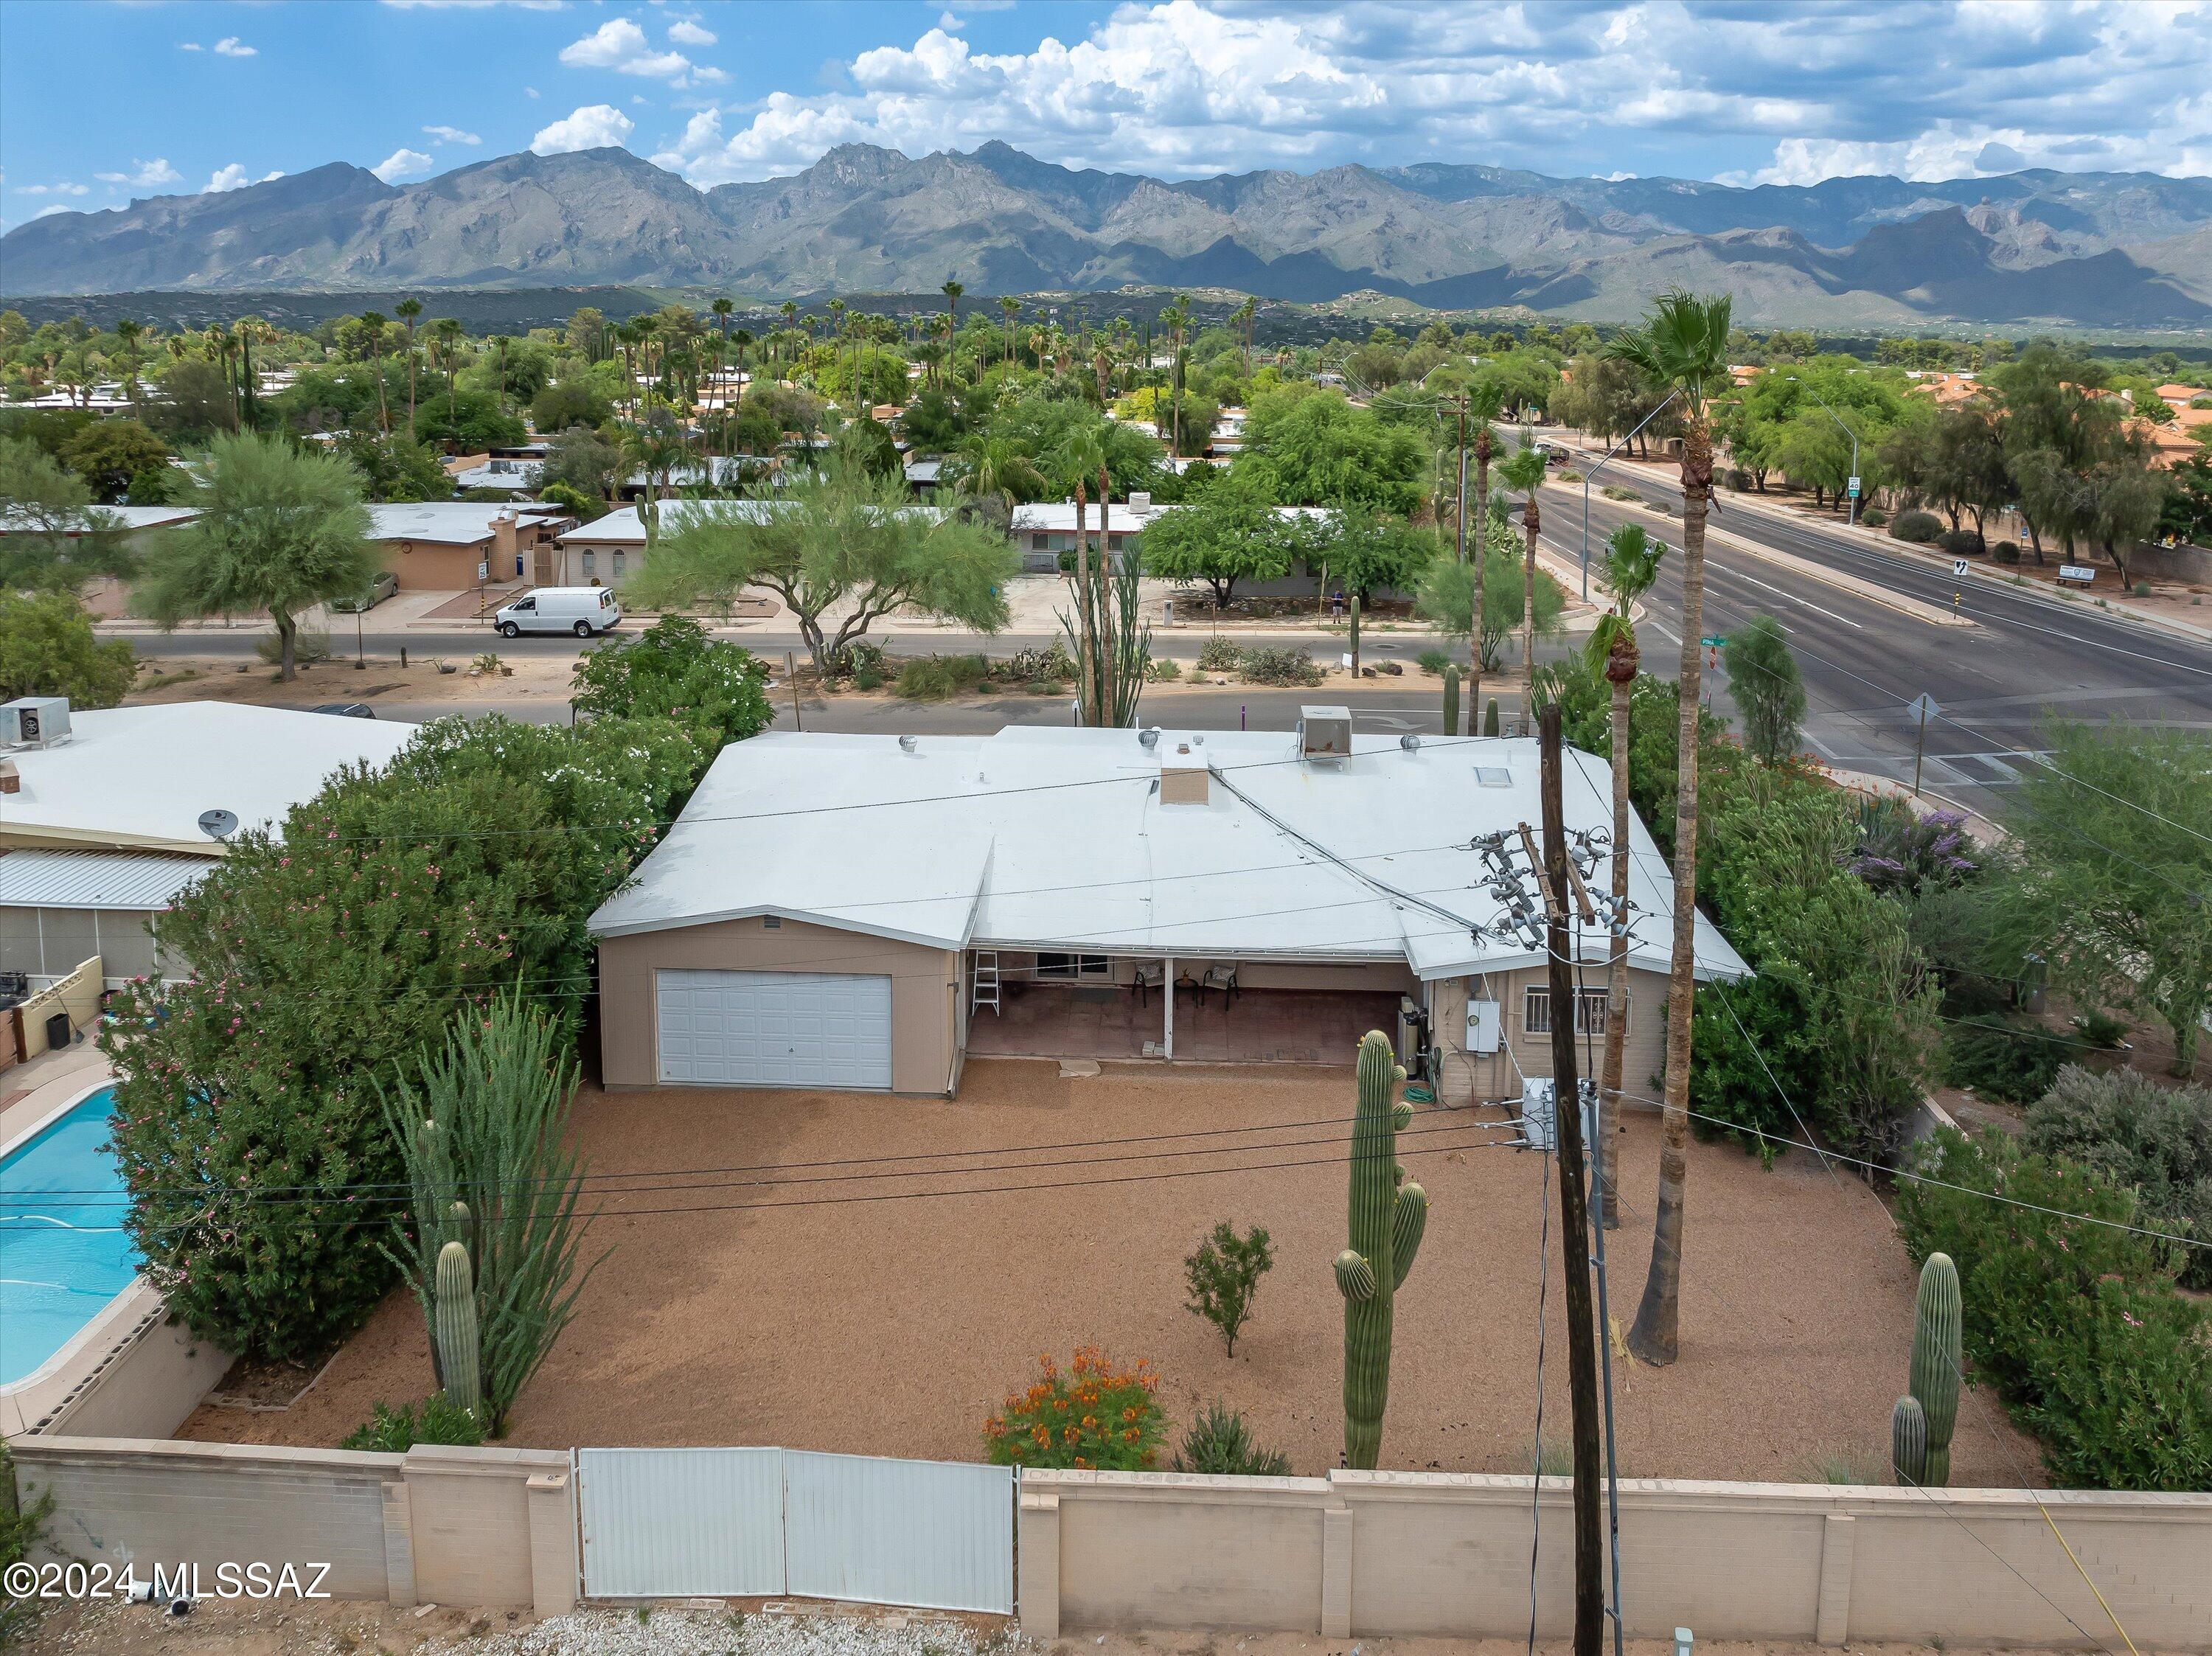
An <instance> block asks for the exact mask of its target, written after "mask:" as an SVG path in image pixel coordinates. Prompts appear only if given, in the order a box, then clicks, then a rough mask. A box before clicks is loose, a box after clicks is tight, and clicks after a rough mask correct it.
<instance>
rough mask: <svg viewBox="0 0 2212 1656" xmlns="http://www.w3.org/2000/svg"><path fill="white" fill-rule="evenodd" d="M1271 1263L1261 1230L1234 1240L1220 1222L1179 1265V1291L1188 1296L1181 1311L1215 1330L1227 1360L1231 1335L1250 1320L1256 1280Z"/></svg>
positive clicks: (1233, 1344) (1233, 1351) (1232, 1230)
mask: <svg viewBox="0 0 2212 1656" xmlns="http://www.w3.org/2000/svg"><path fill="white" fill-rule="evenodd" d="M1274 1263H1275V1251H1274V1249H1273V1248H1272V1247H1269V1246H1268V1243H1267V1229H1266V1228H1265V1227H1263V1226H1260V1225H1255V1226H1253V1227H1252V1228H1251V1229H1250V1230H1249V1231H1248V1232H1247V1233H1246V1234H1243V1235H1242V1236H1239V1235H1238V1234H1237V1227H1236V1226H1234V1225H1232V1224H1231V1223H1230V1222H1229V1221H1227V1220H1226V1219H1224V1220H1223V1221H1222V1222H1220V1223H1219V1224H1217V1225H1216V1226H1214V1228H1213V1229H1212V1233H1211V1234H1209V1235H1207V1236H1206V1239H1205V1240H1203V1241H1201V1242H1200V1243H1199V1245H1198V1247H1197V1248H1196V1249H1195V1250H1194V1251H1193V1252H1192V1253H1191V1254H1190V1255H1189V1257H1188V1258H1187V1259H1184V1260H1183V1262H1182V1278H1183V1286H1184V1288H1185V1289H1186V1290H1187V1291H1188V1293H1189V1295H1190V1297H1189V1299H1188V1300H1187V1301H1184V1306H1183V1308H1184V1309H1185V1310H1187V1311H1188V1312H1190V1313H1192V1314H1193V1315H1194V1316H1200V1317H1203V1318H1205V1319H1206V1321H1208V1322H1210V1323H1212V1325H1214V1326H1215V1327H1216V1328H1218V1329H1219V1330H1220V1331H1221V1338H1222V1340H1223V1341H1224V1343H1225V1344H1226V1345H1227V1347H1228V1350H1229V1355H1230V1356H1232V1357H1233V1356H1236V1355H1237V1333H1238V1332H1239V1331H1241V1330H1242V1329H1243V1326H1244V1323H1245V1320H1246V1319H1248V1318H1249V1317H1250V1316H1251V1314H1252V1296H1253V1295H1255V1294H1257V1293H1258V1292H1259V1291H1260V1278H1261V1277H1264V1276H1266V1275H1267V1270H1268V1267H1270V1266H1271V1265H1273V1264H1274Z"/></svg>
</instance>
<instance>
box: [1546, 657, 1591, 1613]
mask: <svg viewBox="0 0 2212 1656" xmlns="http://www.w3.org/2000/svg"><path fill="white" fill-rule="evenodd" d="M1538 729H1539V731H1540V733H1541V755H1542V778H1541V780H1542V794H1543V810H1544V864H1543V869H1542V871H1541V879H1540V880H1539V881H1538V883H1539V885H1540V886H1541V888H1542V890H1543V895H1544V922H1545V924H1544V937H1545V954H1546V955H1547V961H1548V965H1549V968H1550V969H1549V973H1548V976H1549V979H1550V983H1551V995H1552V1119H1553V1124H1554V1131H1555V1132H1556V1135H1557V1138H1558V1144H1559V1240H1560V1247H1561V1254H1562V1261H1563V1265H1564V1267H1565V1271H1566V1277H1567V1395H1568V1398H1569V1401H1570V1403H1571V1405H1572V1410H1573V1442H1574V1463H1575V1656H1602V1651H1603V1647H1604V1641H1605V1582H1604V1574H1603V1571H1604V1559H1605V1544H1604V1536H1603V1528H1602V1524H1601V1515H1600V1513H1599V1510H1598V1503H1599V1499H1600V1485H1601V1479H1602V1477H1603V1476H1604V1474H1603V1471H1602V1468H1601V1465H1600V1459H1599V1449H1598V1392H1597V1347H1596V1344H1595V1338H1594V1330H1595V1307H1593V1306H1592V1305H1591V1303H1590V1260H1589V1199H1588V1192H1587V1189H1586V1187H1585V1186H1584V1183H1583V1114H1582V1087H1581V1082H1580V1078H1579V1077H1578V1075H1577V1071H1576V1068H1575V1013H1576V1010H1577V997H1576V993H1575V974H1574V970H1573V968H1572V966H1571V956H1570V955H1569V953H1568V950H1569V949H1571V947H1572V943H1571V931H1570V923H1571V915H1570V914H1569V912H1568V902H1569V900H1570V894H1571V891H1573V889H1574V887H1572V886H1571V884H1570V880H1571V875H1570V872H1569V868H1568V857H1567V830H1566V818H1565V809H1564V807H1563V806H1562V804H1561V803H1560V776H1559V773H1560V768H1561V764H1562V759H1561V755H1560V751H1559V703H1558V702H1556V701H1552V702H1547V703H1546V704H1545V706H1544V707H1543V709H1542V711H1541V713H1540V715H1539V718H1538ZM1583 901H1584V903H1585V904H1587V903H1588V901H1589V900H1588V898H1587V897H1584V898H1583Z"/></svg>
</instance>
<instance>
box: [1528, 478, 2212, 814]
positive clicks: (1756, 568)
mask: <svg viewBox="0 0 2212 1656" xmlns="http://www.w3.org/2000/svg"><path fill="white" fill-rule="evenodd" d="M1583 458H1585V459H1588V460H1595V458H1596V456H1595V454H1586V455H1584V456H1583ZM1614 470H1618V468H1614V469H1609V470H1607V472H1606V473H1605V474H1603V476H1602V481H1603V482H1618V483H1620V484H1621V485H1623V486H1625V487H1627V488H1634V489H1635V490H1637V492H1638V494H1642V495H1644V497H1645V498H1646V499H1647V500H1653V501H1656V502H1662V503H1664V504H1665V505H1667V506H1668V507H1671V508H1672V512H1671V514H1670V515H1668V516H1666V517H1656V516H1654V515H1653V514H1652V513H1647V512H1643V511H1639V510H1638V509H1637V508H1635V507H1632V506H1629V505H1626V504H1625V503H1620V502H1615V501H1612V500H1605V499H1603V498H1602V497H1601V496H1600V495H1598V494H1597V492H1596V489H1595V488H1592V490H1591V498H1590V509H1589V519H1590V543H1591V547H1592V549H1593V554H1592V555H1593V559H1594V560H1595V559H1596V558H1598V557H1601V556H1602V542H1603V540H1604V537H1605V536H1606V535H1607V534H1609V533H1610V532H1611V531H1612V530H1613V527H1614V526H1615V525H1618V524H1620V523H1622V522H1626V521H1629V520H1631V519H1633V520H1635V521H1638V522H1641V523H1642V524H1644V525H1645V527H1646V528H1648V529H1650V531H1652V532H1653V533H1654V534H1656V535H1657V536H1658V537H1660V538H1662V539H1664V540H1666V541H1668V543H1670V544H1674V545H1679V544H1680V505H1681V496H1680V490H1679V489H1677V488H1673V487H1671V486H1670V485H1669V483H1668V482H1667V481H1666V480H1665V478H1664V476H1663V474H1662V475H1658V476H1655V475H1654V474H1653V473H1652V472H1650V471H1647V470H1644V469H1641V468H1638V469H1633V470H1628V471H1626V473H1625V474H1624V475H1621V476H1614ZM1721 507H1722V510H1721V512H1720V513H1719V515H1718V516H1717V519H1716V522H1717V524H1718V525H1719V526H1721V527H1723V528H1724V529H1726V530H1728V531H1730V532H1732V533H1734V534H1735V535H1738V536H1741V537H1743V538H1744V539H1746V540H1749V541H1753V542H1754V543H1758V544H1759V545H1762V546H1768V547H1773V548H1776V549H1780V550H1783V551H1785V552H1789V553H1792V554H1794V555H1797V556H1799V557H1801V558H1805V559H1808V560H1811V561H1816V562H1819V563H1820V564H1823V565H1825V566H1826V567H1830V568H1832V569H1836V570H1839V571H1841V572H1843V573H1847V574H1850V575H1855V576H1857V577H1859V578H1860V579H1864V580H1867V581H1871V582H1875V583H1877V584H1880V585H1884V586H1887V587H1888V588H1889V589H1890V590H1892V591H1896V592H1899V593H1901V594H1903V595H1905V596H1906V597H1914V598H1918V599H1920V600H1923V602H1926V603H1928V604H1934V605H1936V606H1938V607H1939V608H1943V609H1948V608H1949V607H1950V606H1951V603H1952V598H1953V595H1954V593H1956V594H1959V595H1960V602H1959V606H1958V608H1959V613H1960V614H1961V615H1963V616H1966V617H1968V618H1969V619H1970V620H1972V621H1973V622H1975V623H1976V625H1975V626H1973V627H1972V628H1952V627H1942V626H1937V625H1935V624H1932V623H1930V622H1925V621H1922V620H1919V619H1917V618H1915V617H1912V616H1908V615H1905V614H1902V613H1900V612H1899V611H1898V610H1893V609H1890V608H1888V607H1887V606H1885V605H1883V604H1878V603H1876V602H1875V601H1873V600H1872V599H1870V598H1867V597H1861V596H1859V595H1857V594H1856V593H1853V592H1850V591H1844V590H1843V589H1841V588H1838V587H1835V586H1832V585H1826V584H1824V583H1818V582H1814V581H1811V580H1808V579H1805V578H1803V577H1802V576H1800V575H1797V574H1796V573H1793V572H1790V571H1789V570H1788V569H1786V568H1784V567H1780V566H1778V565H1776V564H1773V563H1771V562H1768V561H1763V560H1761V559H1760V558H1759V557H1757V556H1755V555H1752V554H1749V553H1747V552H1745V551H1743V550H1741V549H1737V548H1733V547H1728V546H1724V545H1722V544H1721V543H1717V542H1708V543H1707V547H1706V560H1705V568H1706V594H1705V626H1704V628H1703V631H1704V633H1705V634H1707V635H1725V634H1728V633H1729V631H1730V630H1731V629H1733V628H1737V627H1740V626H1741V624H1742V623H1743V622H1746V621H1747V620H1748V619H1749V618H1750V617H1751V616H1754V615H1758V614H1761V613H1764V614H1768V615H1771V616H1775V617H1776V618H1778V620H1779V621H1781V622H1782V623H1783V625H1784V627H1785V628H1788V629H1789V632H1790V645H1791V648H1792V650H1793V652H1794V653H1795V654H1796V658H1797V662H1798V667H1799V670H1800V671H1801V673H1802V675H1803V676H1804V680H1805V684H1806V691H1807V701H1808V721H1807V726H1806V734H1807V738H1808V743H1809V744H1810V745H1811V746H1812V747H1813V748H1814V750H1815V751H1816V752H1818V753H1819V754H1820V756H1821V757H1822V758H1824V759H1826V760H1827V761H1829V762H1831V763H1832V764H1835V765H1838V766H1842V767H1848V768H1851V769H1855V770H1866V771H1874V772H1877V773H1883V774H1887V775H1890V776H1893V777H1897V778H1899V779H1910V777H1911V773H1912V763H1913V749H1914V743H1915V737H1916V735H1917V731H1916V725H1915V721H1914V719H1913V718H1912V716H1911V713H1910V712H1909V711H1908V709H1909V707H1910V705H1911V702H1912V701H1913V700H1914V698H1916V697H1917V696H1919V695H1928V696H1930V697H1932V698H1933V699H1934V701H1935V702H1936V706H1937V707H1938V709H1939V710H1940V712H1939V714H1938V716H1937V717H1936V719H1933V720H1932V721H1930V722H1929V725H1928V727H1927V732H1926V744H1925V751H1926V758H1925V761H1924V779H1925V783H1926V786H1929V788H1931V789H1935V790H1936V791H1939V792H1943V793H1945V794H1948V795H1949V796H1951V797H1953V798H1958V799H1960V801H1962V802H1963V803H1966V804H1971V805H1972V806H1974V808H1975V809H1977V810H1983V811H1984V812H1990V811H2002V810H2003V809H2004V797H2005V795H2006V794H2007V793H2008V792H2009V791H2010V790H2012V789H2014V788H2015V787H2016V786H2018V783H2019V781H2020V779H2021V774H2022V773H2023V772H2026V771H2030V770H2032V769H2033V767H2034V764H2035V761H2036V760H2037V759H2038V758H2039V757H2040V756H2041V754H2042V751H2043V749H2042V740H2041V737H2040V734H2039V732H2040V731H2041V730H2042V728H2043V726H2044V725H2045V721H2046V720H2047V719H2049V718H2050V717H2051V716H2052V715H2054V714H2056V715H2061V716H2064V717H2068V718H2073V719H2127V720H2130V721H2131V722H2135V723H2138V724H2159V725H2183V726H2186V727H2191V728H2196V729H2212V644H2200V643H2197V642H2194V641H2191V640H2184V639H2178V638H2175V637H2174V636H2172V635H2171V634H2166V633H2164V632H2160V631H2157V630H2155V629H2153V628H2147V627H2143V626H2142V625H2139V624H2137V623H2135V622H2129V621H2125V620H2121V619H2118V618H2115V617H2113V616H2110V615H2108V614H2106V613H2105V612H2103V611H2100V610H2096V609H2095V608H2093V606H2091V605H2089V604H2081V605H2079V606H2076V605H2074V604H2053V603H2051V602H2050V601H2048V600H2045V599H2042V598H2039V597H2033V596H2031V595H2028V594H2026V593H2020V594H2015V593H2014V592H2012V591H2008V590H2006V589H2003V588H2000V587H1994V586H1991V585H1989V584H1987V583H1986V582H1983V581H1968V582H1966V583H1963V584H1961V583H1959V582H1956V581H1954V580H1952V579H1949V572H1948V570H1946V569H1944V568H1942V567H1940V566H1931V565H1930V564H1929V563H1927V562H1924V561H1920V560H1918V559H1917V558H1913V557H1911V556H1909V555H1896V554H1890V553H1887V552H1884V551H1883V550H1882V549H1881V548H1880V547H1878V546H1868V545H1866V544H1864V543H1863V542H1862V541H1861V540H1860V539H1859V538H1858V537H1855V536H1852V535H1850V533H1848V532H1847V531H1831V530H1826V529H1823V528H1822V527H1820V525H1815V524H1809V523H1800V522H1795V521H1778V520H1776V519H1773V518H1771V517H1769V516H1767V515H1765V513H1754V512H1753V511H1751V510H1748V509H1746V508H1744V507H1741V506H1738V507H1737V508H1736V509H1735V510H1733V511H1731V510H1729V498H1728V497H1726V496H1723V499H1722V500H1721ZM1541 510H1542V514H1543V519H1544V529H1543V537H1544V539H1545V541H1546V542H1547V543H1549V544H1550V545H1551V546H1553V548H1554V549H1557V550H1559V551H1561V552H1563V553H1565V554H1566V555H1568V556H1569V557H1577V556H1578V555H1579V553H1580V549H1581V545H1582V505H1581V500H1580V491H1579V489H1577V490H1575V491H1574V492H1573V494H1572V495H1571V496H1570V494H1567V493H1566V492H1565V491H1562V490H1560V489H1556V488H1554V489H1550V490H1547V491H1546V493H1545V494H1544V496H1543V498H1542V500H1541ZM1681 600H1682V593H1681V572H1680V560H1679V557H1677V558H1675V559H1672V560H1670V561H1668V563H1667V564H1666V565H1665V566H1662V577H1661V579H1660V583H1659V585H1658V586H1657V588H1656V590H1655V591H1654V594H1653V603H1652V606H1651V617H1650V622H1649V623H1648V630H1649V631H1651V632H1656V633H1657V634H1659V635H1660V637H1661V639H1662V640H1663V641H1664V644H1665V645H1666V646H1667V653H1668V657H1669V658H1671V657H1672V656H1673V654H1674V652H1675V650H1676V649H1678V648H1679V646H1680V632H1679V631H1678V630H1677V626H1676V622H1675V620H1674V618H1676V617H1679V616H1680V614H1681ZM1646 647H1647V650H1648V649H1649V647H1650V646H1649V642H1648V640H1647V646H1646ZM1648 659H1649V658H1648V656H1647V660H1648ZM1655 665H1658V666H1659V667H1660V669H1661V670H1666V667H1665V664H1663V663H1660V664H1655ZM1727 680H1728V676H1727V673H1726V670H1725V669H1723V670H1720V671H1718V672H1717V673H1713V674H1710V675H1709V682H1711V684H1712V686H1713V694H1714V698H1715V699H1714V706H1715V707H1716V710H1717V711H1718V712H1721V713H1732V711H1733V710H1732V708H1731V707H1730V705H1729V698H1728V695H1727Z"/></svg>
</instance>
